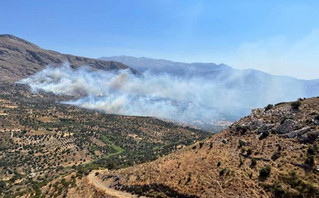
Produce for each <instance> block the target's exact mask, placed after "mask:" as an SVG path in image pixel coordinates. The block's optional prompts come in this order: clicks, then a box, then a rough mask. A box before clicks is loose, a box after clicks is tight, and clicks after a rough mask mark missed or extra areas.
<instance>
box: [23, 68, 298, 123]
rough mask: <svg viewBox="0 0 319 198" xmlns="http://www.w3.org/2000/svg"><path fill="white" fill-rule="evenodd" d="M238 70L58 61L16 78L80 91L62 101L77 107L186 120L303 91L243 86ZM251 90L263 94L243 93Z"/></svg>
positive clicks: (238, 112) (235, 113)
mask: <svg viewBox="0 0 319 198" xmlns="http://www.w3.org/2000/svg"><path fill="white" fill-rule="evenodd" d="M242 75H247V73H245V72H244V73H242V74H241V73H240V72H239V73H238V72H236V74H232V75H227V77H226V76H223V75H219V76H218V77H216V76H215V78H209V77H207V76H206V77H200V76H194V77H185V78H184V77H177V76H172V75H169V74H152V73H149V72H144V73H143V76H137V75H134V74H132V73H131V72H130V71H129V70H120V71H116V72H110V71H101V70H98V71H94V70H91V69H90V68H88V67H80V68H78V69H72V68H71V67H69V66H68V65H64V66H61V67H51V66H48V67H47V68H45V69H44V70H42V71H40V72H38V73H36V74H35V75H32V76H30V77H28V78H26V79H23V80H21V81H20V83H23V84H28V85H29V86H30V87H31V88H32V89H33V90H34V91H37V90H44V91H50V92H53V93H56V94H67V95H79V94H80V95H81V96H83V97H81V98H80V99H78V100H76V101H66V103H68V104H73V105H77V106H79V107H83V108H89V109H96V110H100V111H104V112H106V113H112V114H121V115H135V116H153V117H161V118H166V119H172V120H175V121H179V122H189V123H192V122H195V121H199V120H200V121H203V122H210V121H214V120H223V119H226V120H232V119H237V118H238V117H239V116H242V115H245V114H247V113H249V111H250V109H251V108H254V107H258V106H261V105H266V104H268V103H273V102H280V101H282V100H292V99H296V98H297V97H302V96H303V95H304V93H303V92H302V90H301V88H299V87H298V86H299V85H292V86H294V87H295V89H294V90H288V91H284V89H285V87H284V86H279V85H280V83H279V84H278V82H277V80H275V81H274V80H272V81H271V83H274V84H269V82H268V84H266V85H265V84H263V83H261V85H258V87H256V88H254V87H253V88H247V87H245V83H247V82H241V81H242V79H243V76H242ZM260 78H264V77H260ZM259 80H260V81H262V80H263V79H259ZM288 83H291V82H290V81H289V82H288ZM243 86H244V87H243ZM256 86H257V85H256ZM246 89H253V91H251V90H248V91H247V90H246ZM255 91H259V92H263V94H256V95H247V94H252V93H254V92H255Z"/></svg>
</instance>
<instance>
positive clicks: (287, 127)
mask: <svg viewBox="0 0 319 198" xmlns="http://www.w3.org/2000/svg"><path fill="white" fill-rule="evenodd" d="M294 128H295V121H293V120H291V119H287V120H285V121H284V123H282V124H281V125H279V126H278V127H277V128H276V131H277V133H279V134H285V133H289V132H291V131H293V130H294Z"/></svg>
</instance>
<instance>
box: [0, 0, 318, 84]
mask: <svg viewBox="0 0 319 198" xmlns="http://www.w3.org/2000/svg"><path fill="white" fill-rule="evenodd" d="M34 5H37V6H34ZM318 8H319V2H318V1H312V0H309V1H302V2H301V1H297V0H293V1H251V0H244V1H240V2H239V1H223V2H220V1H207V0H198V1H191V0H186V1H183V2H182V3H181V2H178V1H171V0H162V1H147V0H137V1H134V2H132V1H129V0H117V1H101V0H98V1H94V2H90V3H88V2H87V1H77V2H76V3H73V2H71V1H70V2H69V1H68V2H65V1H61V0H58V1H53V2H43V1H40V0H30V1H17V0H13V1H8V2H5V3H4V5H3V6H2V10H1V12H0V22H1V28H0V32H1V33H8V34H13V35H16V36H18V37H21V38H23V39H26V40H28V41H30V42H33V43H35V44H37V45H39V46H41V47H43V48H45V49H52V50H55V51H59V52H63V53H67V54H75V55H81V56H86V57H92V58H99V57H101V56H118V55H128V56H135V57H141V56H143V57H152V58H157V59H158V58H160V59H167V60H173V61H177V62H186V63H188V62H212V63H224V64H226V65H230V66H232V67H234V68H237V69H246V68H251V69H256V70H260V71H264V72H267V73H270V74H276V75H286V76H293V77H296V78H299V79H317V78H319V75H318V73H319V67H318V65H319V58H318V56H317V54H318V52H319V21H318V20H316V19H317V18H318V17H319V13H318V12H317V10H318ZM21 19H23V20H21ZM39 27H41V28H39Z"/></svg>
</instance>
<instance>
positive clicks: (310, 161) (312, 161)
mask: <svg viewBox="0 0 319 198" xmlns="http://www.w3.org/2000/svg"><path fill="white" fill-rule="evenodd" d="M305 164H308V165H309V166H314V165H315V159H314V155H307V158H306V160H305Z"/></svg>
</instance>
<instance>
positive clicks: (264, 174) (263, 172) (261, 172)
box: [259, 166, 271, 179]
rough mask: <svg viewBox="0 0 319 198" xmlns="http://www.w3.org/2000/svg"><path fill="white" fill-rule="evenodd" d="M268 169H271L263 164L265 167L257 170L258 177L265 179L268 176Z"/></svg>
mask: <svg viewBox="0 0 319 198" xmlns="http://www.w3.org/2000/svg"><path fill="white" fill-rule="evenodd" d="M270 171H271V167H270V166H265V167H263V168H261V169H260V170H259V178H261V179H266V178H267V177H269V175H270Z"/></svg>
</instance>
